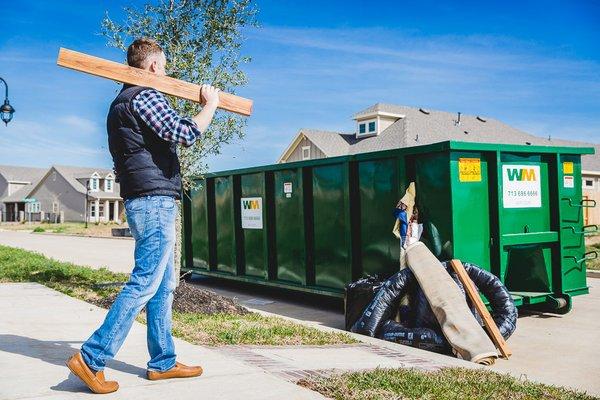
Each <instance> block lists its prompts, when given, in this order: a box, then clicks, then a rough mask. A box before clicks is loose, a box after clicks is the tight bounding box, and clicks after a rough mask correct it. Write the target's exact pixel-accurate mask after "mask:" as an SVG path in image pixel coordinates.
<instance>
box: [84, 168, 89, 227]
mask: <svg viewBox="0 0 600 400" xmlns="http://www.w3.org/2000/svg"><path fill="white" fill-rule="evenodd" d="M89 196H90V180H89V179H88V180H87V181H85V229H87V227H88V216H89V212H88V204H89V202H88V198H89Z"/></svg>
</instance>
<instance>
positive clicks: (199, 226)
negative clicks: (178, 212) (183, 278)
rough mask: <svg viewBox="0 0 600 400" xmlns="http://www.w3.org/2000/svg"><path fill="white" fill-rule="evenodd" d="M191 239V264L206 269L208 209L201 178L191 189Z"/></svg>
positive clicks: (204, 182)
mask: <svg viewBox="0 0 600 400" xmlns="http://www.w3.org/2000/svg"><path fill="white" fill-rule="evenodd" d="M191 198H192V201H191V218H192V229H191V240H192V254H193V263H194V264H193V265H194V267H196V268H202V269H208V265H209V258H208V245H209V244H208V209H207V201H206V200H207V199H206V181H204V180H202V181H200V182H198V183H197V186H196V187H195V188H193V189H192V190H191Z"/></svg>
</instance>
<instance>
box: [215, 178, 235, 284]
mask: <svg viewBox="0 0 600 400" xmlns="http://www.w3.org/2000/svg"><path fill="white" fill-rule="evenodd" d="M215 222H216V229H215V230H216V242H217V243H216V244H217V245H216V269H217V270H218V271H222V272H229V273H232V274H234V273H236V263H235V259H236V257H235V227H234V210H233V180H232V177H230V176H225V177H218V178H215Z"/></svg>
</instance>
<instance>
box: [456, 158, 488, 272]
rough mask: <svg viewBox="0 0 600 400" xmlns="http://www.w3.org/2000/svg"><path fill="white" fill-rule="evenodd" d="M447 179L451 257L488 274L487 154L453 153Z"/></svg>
mask: <svg viewBox="0 0 600 400" xmlns="http://www.w3.org/2000/svg"><path fill="white" fill-rule="evenodd" d="M494 155H495V154H494ZM450 177H451V186H452V227H453V238H454V257H456V258H458V259H461V260H468V261H469V262H472V263H475V264H477V265H479V266H481V267H482V268H484V269H486V270H488V271H491V263H490V199H489V182H488V161H487V156H486V154H485V153H481V152H462V151H455V152H452V153H451V155H450Z"/></svg>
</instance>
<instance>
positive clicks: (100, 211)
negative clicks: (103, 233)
mask: <svg viewBox="0 0 600 400" xmlns="http://www.w3.org/2000/svg"><path fill="white" fill-rule="evenodd" d="M98 216H99V217H104V204H100V205H99V206H98Z"/></svg>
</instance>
